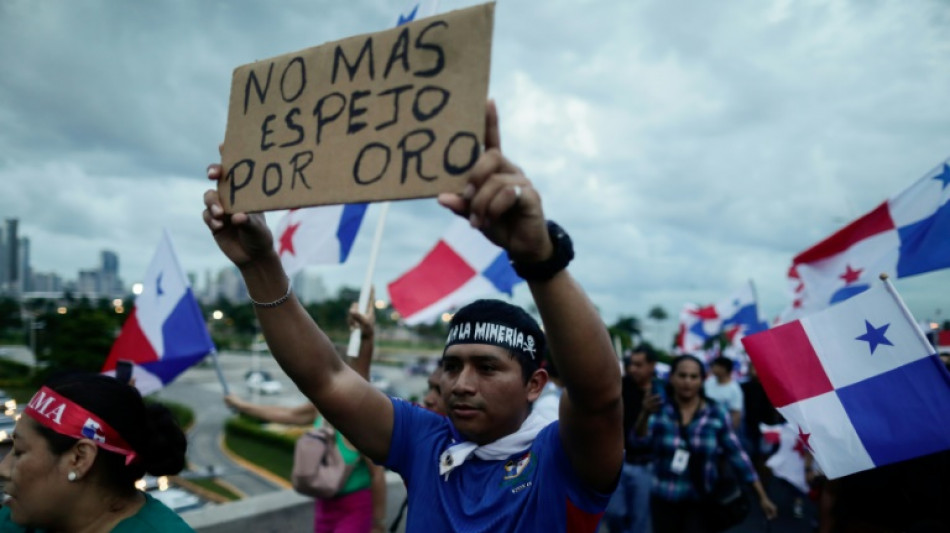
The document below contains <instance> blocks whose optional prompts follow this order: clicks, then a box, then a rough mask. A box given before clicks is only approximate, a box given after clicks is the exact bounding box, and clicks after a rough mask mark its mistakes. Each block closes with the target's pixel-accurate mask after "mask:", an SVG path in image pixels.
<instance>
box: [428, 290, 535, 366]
mask: <svg viewBox="0 0 950 533" xmlns="http://www.w3.org/2000/svg"><path fill="white" fill-rule="evenodd" d="M544 342H545V339H544V333H543V332H542V331H541V328H539V327H538V323H537V322H535V320H534V319H533V318H531V315H529V314H528V313H526V312H525V311H524V310H523V309H521V308H520V307H517V306H514V305H511V304H508V303H505V302H502V301H499V300H478V301H476V302H473V303H471V304H469V305H467V306H465V307H463V308H462V309H460V310H459V311H458V313H456V314H455V316H453V317H452V322H451V323H450V324H449V335H448V338H446V339H445V347H446V348H448V347H449V346H452V345H455V344H490V345H493V346H498V347H501V348H505V349H506V350H509V351H511V352H512V354H514V355H515V356H516V357H518V358H519V359H520V360H522V361H523V362H525V363H527V364H529V365H530V366H533V367H537V366H538V365H540V363H541V361H542V360H543V359H544Z"/></svg>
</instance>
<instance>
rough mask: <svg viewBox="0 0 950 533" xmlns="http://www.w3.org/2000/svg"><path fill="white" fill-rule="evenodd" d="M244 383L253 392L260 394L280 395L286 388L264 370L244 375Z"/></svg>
mask: <svg viewBox="0 0 950 533" xmlns="http://www.w3.org/2000/svg"><path fill="white" fill-rule="evenodd" d="M244 383H245V384H246V385H247V388H248V389H250V390H251V392H258V393H260V394H280V393H281V392H282V391H283V390H284V386H283V385H281V384H280V382H279V381H277V380H276V379H274V378H273V376H271V375H270V373H269V372H265V371H263V370H251V371H248V373H247V374H245V375H244Z"/></svg>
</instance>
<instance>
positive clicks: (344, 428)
mask: <svg viewBox="0 0 950 533" xmlns="http://www.w3.org/2000/svg"><path fill="white" fill-rule="evenodd" d="M221 175H222V174H221V166H220V165H211V166H210V167H208V177H209V178H211V179H215V180H217V179H220V178H221ZM204 202H205V210H204V213H203V217H204V221H205V224H207V226H208V228H209V229H210V230H211V232H212V234H213V235H214V238H215V241H216V242H217V243H218V247H220V248H221V251H222V252H224V254H225V255H226V256H227V257H228V259H230V260H231V261H232V262H233V263H234V264H235V265H236V266H237V267H238V269H239V270H240V272H241V275H242V276H243V278H244V282H245V284H246V285H247V290H248V294H249V295H250V297H251V298H252V299H253V300H254V301H255V302H259V303H258V304H256V305H255V306H254V310H255V312H256V313H257V319H258V321H259V322H260V324H261V329H262V330H263V333H264V338H265V339H266V340H267V346H268V347H269V348H270V351H271V353H272V354H273V355H274V358H275V359H276V360H277V362H278V363H279V364H280V366H281V368H283V369H284V372H286V373H287V375H288V376H290V379H292V380H293V381H294V383H295V384H296V385H297V387H298V388H299V389H300V391H301V392H303V393H304V395H305V396H307V398H309V399H310V401H312V402H313V403H314V405H316V407H317V409H318V410H319V411H320V412H321V413H322V414H323V416H325V417H326V419H327V420H328V421H329V422H330V423H331V424H332V425H333V426H334V427H335V428H337V429H338V430H340V431H341V432H342V433H343V435H345V436H346V438H347V439H349V440H350V442H352V443H353V445H355V446H356V447H357V448H358V449H359V450H360V451H362V452H363V453H364V454H366V455H368V456H369V457H370V458H372V459H374V460H382V459H384V458H385V457H386V455H387V453H388V451H389V441H390V437H391V436H392V428H393V408H392V403H391V402H390V400H389V398H387V397H386V396H385V395H384V394H383V393H382V392H380V391H378V390H376V388H375V387H373V386H372V385H370V384H369V382H368V381H366V380H365V379H363V378H362V377H360V376H359V374H357V372H356V371H354V370H353V369H351V368H350V367H349V366H348V365H346V364H345V363H344V362H343V360H342V359H341V358H340V356H339V355H338V354H337V352H336V349H335V348H334V347H333V343H332V342H331V341H330V339H329V338H328V337H327V336H326V334H325V333H324V332H323V330H321V329H320V327H319V326H317V324H316V323H315V322H314V321H313V319H312V318H311V317H310V315H308V314H307V312H306V310H304V308H303V306H302V305H300V302H298V301H297V298H296V297H295V296H294V294H293V291H292V290H291V288H290V280H289V279H288V278H287V275H286V274H285V273H284V270H283V267H282V266H281V264H280V258H279V257H278V256H277V253H276V252H275V251H274V245H273V236H272V235H271V233H270V230H269V229H268V228H267V225H266V223H265V222H264V216H263V215H262V214H259V213H258V214H247V213H235V214H233V215H230V216H228V215H225V214H224V209H223V208H222V207H221V202H220V199H219V198H218V193H217V191H214V190H209V191H207V192H205V195H204ZM261 304H263V305H261Z"/></svg>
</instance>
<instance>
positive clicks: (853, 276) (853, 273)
mask: <svg viewBox="0 0 950 533" xmlns="http://www.w3.org/2000/svg"><path fill="white" fill-rule="evenodd" d="M862 272H864V269H863V268H858V269H853V268H851V265H850V264H849V265H846V266H845V271H844V274H841V275H840V276H838V277H839V278H841V279H843V280H844V284H845V285H851V284H852V283H854V282H855V281H858V278H860V277H861V273H862Z"/></svg>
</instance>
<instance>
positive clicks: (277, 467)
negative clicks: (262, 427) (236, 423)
mask: <svg viewBox="0 0 950 533" xmlns="http://www.w3.org/2000/svg"><path fill="white" fill-rule="evenodd" d="M224 443H225V445H226V446H227V447H228V449H229V450H231V451H232V452H234V453H235V454H237V455H238V456H240V457H241V458H243V459H244V460H245V461H248V462H249V463H253V464H256V465H257V466H260V467H261V468H264V469H266V470H268V471H270V472H271V473H273V474H276V475H278V476H280V477H282V478H284V479H286V480H287V481H288V482H289V481H290V472H291V470H292V469H293V465H294V452H293V450H285V449H280V448H278V447H276V446H274V445H273V444H271V443H267V442H262V441H261V440H258V439H254V438H251V437H247V436H245V435H239V434H236V433H234V432H226V433H225V437H224Z"/></svg>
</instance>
